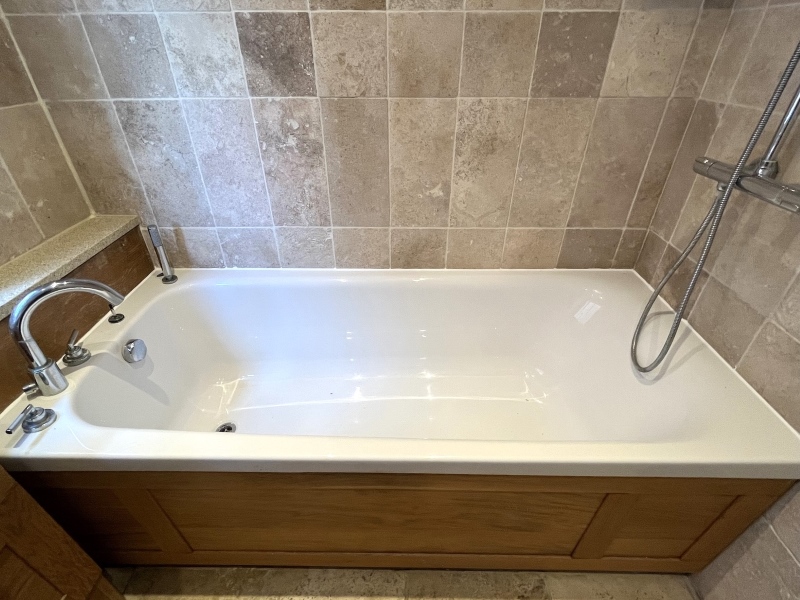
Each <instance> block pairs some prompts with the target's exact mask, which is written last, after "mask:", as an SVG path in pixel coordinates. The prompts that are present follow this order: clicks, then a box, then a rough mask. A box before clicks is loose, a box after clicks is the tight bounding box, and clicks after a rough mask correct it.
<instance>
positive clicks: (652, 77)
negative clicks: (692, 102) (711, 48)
mask: <svg viewBox="0 0 800 600" xmlns="http://www.w3.org/2000/svg"><path fill="white" fill-rule="evenodd" d="M696 18H697V11H696V10H695V9H678V10H650V11H623V12H622V13H621V16H620V20H619V25H618V27H617V35H616V38H615V39H614V47H613V48H612V50H611V56H610V58H609V60H608V70H607V71H606V76H605V80H604V81H603V88H602V90H601V92H600V93H601V95H602V96H612V97H625V96H656V97H661V96H669V95H670V93H671V92H672V87H673V86H674V84H675V80H676V78H677V76H678V72H679V71H680V68H681V63H682V62H683V56H684V53H685V51H686V46H687V44H688V43H689V39H690V38H691V36H692V31H693V29H694V24H695V20H696Z"/></svg>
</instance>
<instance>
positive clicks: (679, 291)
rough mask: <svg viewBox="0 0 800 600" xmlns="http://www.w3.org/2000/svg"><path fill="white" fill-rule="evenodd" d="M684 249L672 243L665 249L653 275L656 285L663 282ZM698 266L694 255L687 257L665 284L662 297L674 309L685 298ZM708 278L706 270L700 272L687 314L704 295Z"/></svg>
mask: <svg viewBox="0 0 800 600" xmlns="http://www.w3.org/2000/svg"><path fill="white" fill-rule="evenodd" d="M682 250H683V249H682V248H681V250H678V249H677V248H676V247H675V246H673V245H671V244H669V245H667V247H666V249H665V250H664V255H663V256H662V257H661V262H660V263H659V264H658V268H657V269H656V272H655V275H654V276H653V281H654V282H655V283H654V287H655V285H656V284H658V283H660V282H661V280H662V279H663V278H664V276H665V275H666V274H667V271H669V270H670V269H671V268H672V267H673V265H674V264H675V263H676V262H677V260H678V257H679V256H680V254H681V251H682ZM696 267H697V263H696V261H695V260H693V258H692V257H689V258H687V259H686V261H684V263H683V264H682V265H681V266H680V267H678V270H677V271H676V272H675V275H673V276H672V278H671V279H670V280H669V282H668V283H667V284H666V286H664V289H663V290H662V292H661V297H662V298H664V300H666V301H667V304H669V305H670V306H671V307H672V308H673V309H674V310H678V306H679V305H680V302H681V301H682V300H683V296H684V294H685V293H686V289H687V288H688V287H689V281H690V280H691V277H692V274H693V273H694V270H695V268H696ZM708 279H709V277H708V273H706V271H703V272H702V273H700V277H699V278H698V280H697V284H696V286H695V290H694V294H693V295H692V297H691V298H690V300H689V303H688V304H687V305H686V313H685V314H689V313H690V312H691V311H692V308H693V307H694V305H695V303H696V302H697V300H698V299H699V298H700V296H701V295H702V293H703V288H704V287H705V284H706V281H708Z"/></svg>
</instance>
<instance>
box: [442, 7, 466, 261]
mask: <svg viewBox="0 0 800 600" xmlns="http://www.w3.org/2000/svg"><path fill="white" fill-rule="evenodd" d="M466 4H467V0H464V3H463V6H464V10H462V12H461V17H462V20H461V56H460V60H459V64H458V91H457V92H456V111H455V112H456V114H455V119H454V121H455V122H454V123H453V160H452V164H451V165H450V201H449V202H448V203H447V223H446V224H445V227H446V230H445V238H444V266H443V267H442V268H443V269H446V268H447V258H448V256H449V254H450V229H451V223H452V221H451V219H452V218H453V200H454V194H455V181H456V153H457V151H458V116H459V113H460V110H461V100H462V97H461V78H462V76H463V75H464V45H465V42H466V39H465V36H466V31H467V12H466Z"/></svg>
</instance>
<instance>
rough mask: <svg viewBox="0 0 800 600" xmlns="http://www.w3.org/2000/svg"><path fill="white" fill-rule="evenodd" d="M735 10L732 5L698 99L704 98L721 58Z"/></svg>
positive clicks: (698, 93)
mask: <svg viewBox="0 0 800 600" xmlns="http://www.w3.org/2000/svg"><path fill="white" fill-rule="evenodd" d="M733 12H734V9H733V7H731V12H730V13H729V14H728V20H727V21H726V22H725V29H723V30H722V35H721V36H720V38H719V42H717V48H716V50H715V51H714V57H713V58H712V59H711V64H710V65H709V67H708V72H707V73H706V78H705V79H704V80H703V85H701V86H700V90H699V91H698V92H697V98H696V99H695V100H696V101H697V100H703V99H704V98H703V92H705V91H706V87H707V86H708V82H709V80H710V79H711V73H712V71H713V70H714V65H716V64H717V59H718V58H719V51H720V48H722V42H724V41H725V36H726V35H728V30H729V29H730V26H731V21H732V20H733Z"/></svg>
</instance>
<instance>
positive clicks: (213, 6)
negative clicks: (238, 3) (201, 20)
mask: <svg viewBox="0 0 800 600" xmlns="http://www.w3.org/2000/svg"><path fill="white" fill-rule="evenodd" d="M153 8H154V9H155V10H157V11H183V12H188V11H225V10H230V9H231V2H230V1H229V0H153Z"/></svg>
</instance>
